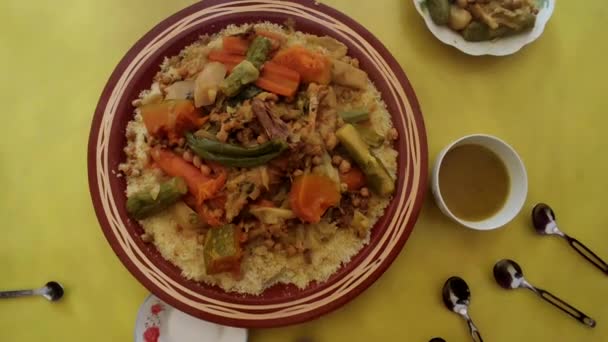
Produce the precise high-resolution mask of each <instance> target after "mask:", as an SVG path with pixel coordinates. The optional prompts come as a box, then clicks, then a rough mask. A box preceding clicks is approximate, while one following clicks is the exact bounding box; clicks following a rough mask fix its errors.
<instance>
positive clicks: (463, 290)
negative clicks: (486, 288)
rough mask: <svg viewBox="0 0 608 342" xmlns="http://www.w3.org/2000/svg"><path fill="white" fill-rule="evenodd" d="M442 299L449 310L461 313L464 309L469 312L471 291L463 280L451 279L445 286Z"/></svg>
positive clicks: (458, 278)
mask: <svg viewBox="0 0 608 342" xmlns="http://www.w3.org/2000/svg"><path fill="white" fill-rule="evenodd" d="M442 298H443V304H444V305H445V307H446V308H448V310H451V311H454V312H456V313H460V311H462V309H463V307H464V309H465V310H467V307H468V306H469V304H470V302H471V290H470V289H469V286H468V285H467V283H466V282H465V281H464V280H463V279H462V278H460V277H451V278H449V279H448V280H446V282H445V284H444V285H443V290H442ZM457 310H458V311H457Z"/></svg>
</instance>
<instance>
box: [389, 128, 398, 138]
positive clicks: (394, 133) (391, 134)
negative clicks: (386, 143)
mask: <svg viewBox="0 0 608 342" xmlns="http://www.w3.org/2000/svg"><path fill="white" fill-rule="evenodd" d="M388 136H389V138H390V139H391V140H397V138H399V132H397V129H396V128H394V127H393V128H391V129H390V130H389V131H388Z"/></svg>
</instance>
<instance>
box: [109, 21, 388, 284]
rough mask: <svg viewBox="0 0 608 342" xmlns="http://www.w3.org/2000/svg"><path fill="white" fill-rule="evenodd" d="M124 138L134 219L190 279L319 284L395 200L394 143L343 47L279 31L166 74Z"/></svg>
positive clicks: (138, 105) (240, 34) (268, 27)
mask: <svg viewBox="0 0 608 342" xmlns="http://www.w3.org/2000/svg"><path fill="white" fill-rule="evenodd" d="M133 105H134V106H135V111H134V117H133V120H131V121H130V122H129V124H128V125H127V131H126V137H127V141H128V143H127V146H126V147H125V154H126V161H125V163H123V164H121V166H120V170H121V171H122V172H123V173H124V175H125V176H126V180H127V190H126V195H127V212H128V213H129V215H130V216H131V217H132V218H133V219H136V220H138V222H139V223H140V225H141V226H142V228H143V230H144V234H143V235H142V239H143V240H144V241H145V242H148V243H151V244H154V246H156V248H157V249H158V251H159V252H160V254H161V255H162V256H163V257H164V258H165V259H167V260H168V261H170V262H172V263H173V264H174V265H176V266H177V267H178V268H180V269H181V272H182V275H183V276H184V277H186V278H188V279H192V280H195V281H201V282H205V283H207V284H211V285H217V286H219V287H220V288H222V289H224V290H225V291H234V292H240V293H249V294H259V293H261V292H262V291H264V289H266V288H268V287H270V286H272V285H273V284H276V283H284V284H295V285H296V286H297V287H299V288H304V287H306V286H307V285H308V284H309V283H310V282H312V281H316V282H323V281H325V280H326V279H327V278H328V277H329V276H330V275H331V274H333V273H334V272H335V271H336V270H337V269H338V268H339V267H340V266H341V265H342V264H343V263H346V262H348V261H349V260H350V258H351V257H353V256H354V255H355V254H356V253H357V252H358V251H359V250H360V249H361V248H362V247H363V246H364V245H365V244H366V243H367V242H368V241H369V236H370V230H371V228H372V227H373V225H374V224H375V222H376V221H377V220H378V218H379V217H380V216H382V214H383V213H384V209H385V208H386V206H387V205H388V203H389V201H390V199H391V197H392V194H393V193H394V191H395V173H396V168H397V166H396V163H397V151H396V150H395V149H394V148H393V142H394V140H395V139H397V131H396V129H395V128H394V127H393V123H392V121H391V117H390V114H389V113H388V111H387V109H386V106H385V104H384V103H383V101H382V99H381V98H380V94H379V93H378V90H377V89H376V88H375V86H374V85H373V84H372V83H371V82H370V80H369V78H368V76H367V74H366V73H365V72H364V71H363V70H361V69H360V68H359V65H358V61H357V60H356V59H354V58H352V57H350V56H348V49H347V47H346V45H344V44H343V43H341V42H339V41H337V40H335V39H334V38H331V37H327V36H326V37H319V36H315V35H311V34H305V33H302V32H298V31H295V30H293V29H292V28H290V27H284V26H280V25H276V24H270V23H258V24H246V25H241V26H234V25H233V26H229V27H227V28H225V29H224V30H223V31H221V32H220V33H218V34H215V35H212V36H202V37H200V39H199V40H198V41H197V42H195V43H194V44H192V45H190V46H187V47H185V48H184V49H183V50H182V51H181V52H180V53H179V54H178V55H176V56H170V57H167V58H166V59H165V61H164V62H163V63H162V65H161V70H160V71H159V72H158V73H157V74H156V76H155V77H154V83H153V84H152V85H151V87H150V89H148V90H145V91H143V92H142V93H141V94H140V96H139V98H138V99H135V100H134V101H133Z"/></svg>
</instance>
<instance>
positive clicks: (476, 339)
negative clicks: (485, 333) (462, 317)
mask: <svg viewBox="0 0 608 342" xmlns="http://www.w3.org/2000/svg"><path fill="white" fill-rule="evenodd" d="M467 324H468V325H469V332H470V333H471V337H472V338H473V342H483V338H481V334H480V333H479V329H477V327H476V326H475V324H474V323H473V320H471V318H470V317H469V318H468V319H467Z"/></svg>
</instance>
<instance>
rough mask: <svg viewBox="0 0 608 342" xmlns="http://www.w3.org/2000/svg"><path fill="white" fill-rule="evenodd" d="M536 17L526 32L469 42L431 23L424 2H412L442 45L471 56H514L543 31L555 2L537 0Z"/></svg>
mask: <svg viewBox="0 0 608 342" xmlns="http://www.w3.org/2000/svg"><path fill="white" fill-rule="evenodd" d="M537 1H538V9H539V11H538V15H537V16H536V24H535V25H534V28H532V29H531V30H528V31H526V32H522V33H519V34H515V35H512V36H509V37H504V38H498V39H495V40H490V41H486V42H469V41H466V40H464V38H463V37H462V36H461V35H460V33H458V32H456V31H454V30H452V29H450V28H449V27H447V26H440V25H437V24H435V23H434V22H433V19H431V15H430V14H429V11H428V10H427V8H426V6H425V4H424V3H425V2H426V0H414V6H416V9H417V10H418V13H420V15H421V16H422V17H423V18H424V22H425V23H426V26H427V27H428V28H429V30H430V31H431V32H432V33H433V34H434V35H435V37H437V39H439V40H440V41H442V42H443V43H445V44H447V45H451V46H453V47H455V48H457V49H458V50H460V51H462V52H464V53H466V54H468V55H473V56H481V55H492V56H506V55H510V54H514V53H515V52H517V51H519V50H520V49H521V48H523V47H524V46H526V45H528V44H530V43H532V42H533V41H535V40H536V39H538V37H540V35H541V34H542V33H543V31H544V30H545V25H546V24H547V22H548V21H549V18H551V15H552V14H553V9H554V8H555V0H537Z"/></svg>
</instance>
